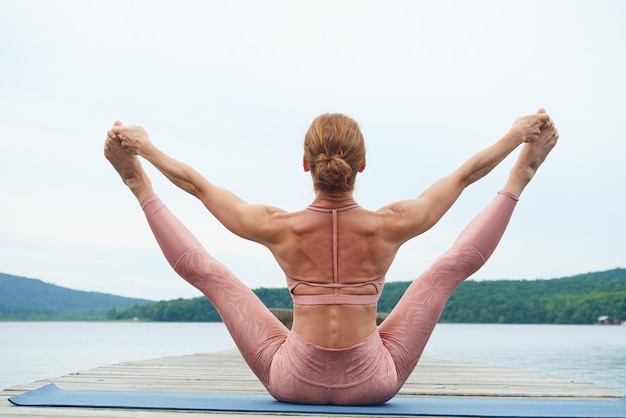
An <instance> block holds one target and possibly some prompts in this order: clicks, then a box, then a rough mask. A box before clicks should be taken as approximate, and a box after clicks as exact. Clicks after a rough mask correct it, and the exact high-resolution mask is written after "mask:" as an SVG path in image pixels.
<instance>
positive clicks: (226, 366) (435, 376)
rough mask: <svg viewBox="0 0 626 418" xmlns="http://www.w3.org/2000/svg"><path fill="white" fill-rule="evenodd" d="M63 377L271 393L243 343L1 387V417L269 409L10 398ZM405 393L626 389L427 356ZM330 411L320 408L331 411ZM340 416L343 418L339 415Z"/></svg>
mask: <svg viewBox="0 0 626 418" xmlns="http://www.w3.org/2000/svg"><path fill="white" fill-rule="evenodd" d="M51 382H52V383H55V384H57V385H58V386H59V387H61V388H63V389H84V390H90V389H98V390H136V391H170V392H171V391H179V392H225V393H266V392H265V390H264V388H263V386H262V385H261V384H260V383H259V382H258V380H257V379H256V377H255V376H254V375H253V374H252V372H251V371H250V370H249V369H248V367H247V365H246V364H245V362H244V361H243V359H242V358H241V356H240V355H239V353H238V352H237V351H236V350H235V349H232V350H227V351H223V352H218V353H211V354H196V355H189V356H182V357H166V358H160V359H153V360H144V361H138V362H129V363H120V364H114V365H110V366H103V367H98V368H96V369H93V370H86V371H80V372H76V373H72V374H70V375H67V376H62V377H58V378H53V379H45V380H41V381H37V382H33V383H30V384H25V385H20V386H15V387H12V388H8V389H5V390H4V391H2V392H0V398H1V399H0V417H65V418H75V417H89V418H92V417H109V418H118V417H119V418H122V417H123V418H129V417H133V418H135V417H150V418H154V417H165V418H180V417H182V416H188V415H187V414H204V415H205V416H211V417H213V418H219V417H229V418H233V417H239V416H241V417H243V416H245V417H247V418H250V417H267V416H269V415H268V414H260V413H259V414H242V413H212V412H207V411H163V410H137V409H87V408H59V407H54V408H45V407H18V406H14V405H12V404H11V403H10V402H9V401H8V398H9V397H11V396H13V395H17V394H20V393H22V392H25V391H28V390H32V389H36V388H39V387H41V386H44V385H46V384H48V383H51ZM399 395H400V396H442V397H461V396H462V397H468V396H469V397H514V398H540V399H595V400H616V399H619V398H621V397H623V396H624V393H622V392H620V391H617V390H612V389H607V388H603V387H599V386H595V385H592V384H590V383H586V382H579V381H572V380H568V379H562V378H556V377H553V376H548V375H543V374H539V373H536V372H530V371H523V370H517V369H508V368H503V367H494V366H488V365H480V364H469V363H458V362H450V361H443V360H435V359H430V358H423V359H422V360H421V361H420V363H419V365H418V366H417V368H416V370H415V372H414V373H413V374H412V375H411V377H410V378H409V380H408V381H407V383H406V384H405V385H404V387H403V388H402V390H401V391H400V394H399ZM329 416H330V415H318V414H316V417H320V418H324V417H329ZM333 418H337V415H334V416H333Z"/></svg>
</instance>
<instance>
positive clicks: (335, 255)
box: [307, 203, 359, 293]
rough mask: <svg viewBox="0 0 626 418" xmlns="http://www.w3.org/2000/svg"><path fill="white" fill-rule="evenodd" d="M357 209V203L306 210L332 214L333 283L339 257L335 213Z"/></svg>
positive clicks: (337, 274) (335, 280)
mask: <svg viewBox="0 0 626 418" xmlns="http://www.w3.org/2000/svg"><path fill="white" fill-rule="evenodd" d="M357 207H359V205H358V204H357V203H353V204H351V205H347V206H342V207H339V208H320V207H318V206H309V207H307V209H310V210H314V211H316V212H325V213H332V215H333V282H334V283H339V256H338V253H337V247H338V243H337V212H343V211H346V210H350V209H354V208H357ZM335 293H339V292H338V289H336V292H335Z"/></svg>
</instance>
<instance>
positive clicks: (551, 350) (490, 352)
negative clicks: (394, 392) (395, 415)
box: [0, 322, 626, 392]
mask: <svg viewBox="0 0 626 418" xmlns="http://www.w3.org/2000/svg"><path fill="white" fill-rule="evenodd" d="M231 347H234V343H233V341H232V339H231V338H230V336H229V335H228V332H227V331H226V328H225V327H224V324H222V323H117V322H91V323H90V322H0V362H1V367H0V388H2V389H3V388H6V387H10V386H15V385H19V384H27V383H31V382H33V381H36V380H40V379H44V378H53V377H58V376H62V375H65V374H68V373H72V372H76V371H80V370H85V369H92V368H95V367H98V366H103V365H108V364H114V363H120V362H125V361H135V360H145V359H151V358H158V357H166V356H179V355H185V354H196V353H207V352H214V351H220V350H224V349H227V348H231ZM424 354H425V355H427V356H430V357H436V358H442V359H448V360H457V361H465V362H477V363H487V364H494V365H501V366H507V367H515V368H521V369H527V370H536V371H540V372H545V373H550V374H553V375H556V376H560V377H564V378H570V379H573V380H582V381H588V382H592V383H595V384H598V385H601V386H605V387H610V388H613V389H618V390H621V391H623V392H626V326H580V325H482V324H481V325H468V324H440V325H438V326H437V328H436V329H435V332H434V333H433V336H432V338H431V340H430V341H429V343H428V345H427V347H426V350H425V352H424Z"/></svg>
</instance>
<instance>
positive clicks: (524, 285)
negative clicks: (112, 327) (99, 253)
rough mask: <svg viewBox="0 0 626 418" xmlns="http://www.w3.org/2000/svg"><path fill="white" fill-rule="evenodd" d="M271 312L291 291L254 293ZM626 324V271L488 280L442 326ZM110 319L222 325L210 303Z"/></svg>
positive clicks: (398, 289) (465, 292) (462, 295)
mask: <svg viewBox="0 0 626 418" xmlns="http://www.w3.org/2000/svg"><path fill="white" fill-rule="evenodd" d="M409 284H410V282H391V283H387V284H386V285H385V289H384V291H383V293H382V295H381V298H380V301H379V304H378V310H379V312H389V311H391V309H392V308H393V307H394V306H395V304H396V303H397V302H398V300H399V298H400V297H401V296H402V294H403V293H404V291H405V290H406V288H407V287H408V286H409ZM254 292H255V293H256V294H257V295H258V296H259V297H260V298H261V300H263V302H264V303H265V304H266V305H267V306H268V307H271V308H291V306H292V305H291V299H290V297H289V293H288V291H287V289H286V288H281V289H267V288H260V289H255V290H254ZM601 315H610V316H612V317H615V318H621V319H626V269H615V270H609V271H603V272H597V273H587V274H581V275H577V276H572V277H564V278H559V279H549V280H489V281H472V280H470V281H466V282H464V283H462V284H461V285H460V286H459V288H458V289H457V290H456V292H454V294H453V295H452V297H451V298H450V300H449V301H448V303H447V305H446V308H445V309H444V312H443V314H442V316H441V322H457V323H531V324H542V323H552V324H592V323H595V322H596V321H597V319H598V317H599V316H601ZM109 318H110V319H128V318H138V319H141V320H152V321H220V318H219V316H218V314H217V312H215V309H214V308H213V306H212V305H211V304H210V303H209V302H208V301H207V300H206V299H205V298H195V299H177V300H173V301H167V302H155V303H149V304H146V305H143V306H136V307H133V308H130V309H126V310H122V311H120V310H112V311H111V312H110V314H109Z"/></svg>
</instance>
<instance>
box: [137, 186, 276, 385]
mask: <svg viewBox="0 0 626 418" xmlns="http://www.w3.org/2000/svg"><path fill="white" fill-rule="evenodd" d="M141 206H142V208H143V210H144V213H145V215H146V218H147V220H148V223H149V225H150V228H151V229H152V232H153V234H154V236H155V238H156V240H157V242H158V243H159V246H160V247H161V250H162V251H163V254H164V255H165V258H166V259H167V261H168V262H169V263H170V265H171V266H172V268H174V270H175V271H176V273H178V274H179V275H180V276H181V277H182V278H183V279H185V280H186V281H188V282H189V283H190V284H191V285H193V286H194V287H195V288H197V289H198V290H200V291H201V292H202V293H203V294H204V295H205V296H206V297H207V298H208V299H209V301H211V303H212V304H213V306H215V309H216V310H217V312H218V313H219V314H220V316H221V317H222V319H223V321H224V323H225V324H226V327H227V328H228V331H229V332H230V334H231V336H232V337H233V340H234V341H235V344H237V347H238V348H239V351H241V354H242V356H243V358H244V359H245V360H246V362H247V363H248V365H249V366H250V368H251V369H252V371H253V372H254V373H255V374H256V375H257V377H258V378H259V379H260V380H261V382H262V383H263V384H264V385H266V386H267V384H268V376H269V370H270V365H271V363H272V359H273V357H274V354H275V353H276V351H277V350H278V348H279V347H280V346H281V345H282V344H283V343H284V341H285V339H286V338H287V333H288V330H287V328H285V326H284V325H283V324H282V323H281V322H280V321H279V320H278V319H277V318H276V317H275V316H274V315H273V314H272V313H271V312H270V311H269V309H267V307H266V306H265V305H264V304H263V303H262V302H261V300H260V299H259V298H258V297H257V296H256V295H255V294H254V292H252V290H250V289H249V288H248V287H247V286H246V285H245V284H243V283H242V282H241V281H240V280H239V279H237V277H235V276H234V275H233V273H232V272H230V271H229V270H228V269H227V268H226V267H224V266H223V265H222V264H221V263H219V262H218V261H217V260H216V259H214V258H213V257H212V256H211V255H209V254H208V253H207V252H206V251H205V250H204V248H202V245H201V244H200V243H199V242H198V240H197V239H196V238H195V237H194V236H193V235H192V234H191V232H190V231H189V230H188V229H187V228H186V227H185V226H184V225H183V224H182V223H181V222H180V221H179V220H178V219H177V218H176V217H175V216H174V214H173V213H172V212H171V211H170V210H169V209H168V208H167V207H166V206H165V205H164V204H163V203H162V202H161V201H160V200H159V198H158V197H156V196H152V197H149V198H147V199H145V200H144V201H143V202H142V205H141Z"/></svg>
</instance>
